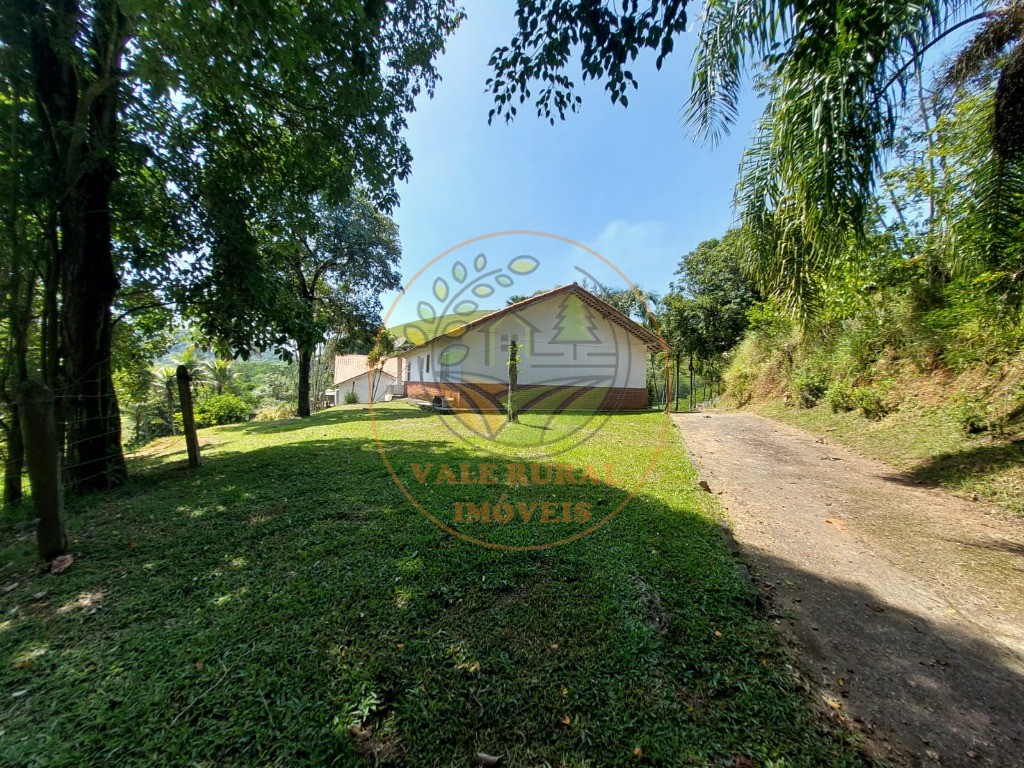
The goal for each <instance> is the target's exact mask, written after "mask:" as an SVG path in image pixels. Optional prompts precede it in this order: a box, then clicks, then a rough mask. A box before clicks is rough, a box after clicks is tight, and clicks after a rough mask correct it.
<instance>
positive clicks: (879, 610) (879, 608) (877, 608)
mask: <svg viewBox="0 0 1024 768" xmlns="http://www.w3.org/2000/svg"><path fill="white" fill-rule="evenodd" d="M864 605H866V606H867V607H868V608H870V609H871V610H872V611H874V612H875V613H884V612H885V608H883V607H882V606H880V605H872V604H871V603H864Z"/></svg>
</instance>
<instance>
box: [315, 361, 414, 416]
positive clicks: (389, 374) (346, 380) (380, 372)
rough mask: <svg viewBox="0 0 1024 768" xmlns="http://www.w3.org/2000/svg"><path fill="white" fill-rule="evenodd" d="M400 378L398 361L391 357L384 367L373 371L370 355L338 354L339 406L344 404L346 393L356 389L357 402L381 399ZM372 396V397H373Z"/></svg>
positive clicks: (335, 387) (336, 386)
mask: <svg viewBox="0 0 1024 768" xmlns="http://www.w3.org/2000/svg"><path fill="white" fill-rule="evenodd" d="M397 379H398V360H397V359H396V358H393V357H392V358H390V359H388V360H386V361H385V362H384V365H383V367H382V368H377V369H375V370H373V371H371V370H370V367H369V364H368V363H367V361H366V355H335V356H334V384H333V385H332V387H331V389H330V390H328V392H331V391H333V398H334V404H335V405H342V404H344V402H345V396H346V394H347V393H349V392H354V393H355V395H356V402H360V403H370V402H379V401H381V400H384V399H385V397H389V396H390V395H391V393H392V392H393V391H394V385H395V382H396V381H397ZM371 395H372V397H371Z"/></svg>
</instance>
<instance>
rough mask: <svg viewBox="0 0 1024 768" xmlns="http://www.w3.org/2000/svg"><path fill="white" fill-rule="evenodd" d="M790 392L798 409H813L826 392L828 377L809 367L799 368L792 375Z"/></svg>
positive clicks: (820, 371) (822, 372)
mask: <svg viewBox="0 0 1024 768" xmlns="http://www.w3.org/2000/svg"><path fill="white" fill-rule="evenodd" d="M791 390H792V391H793V392H794V393H796V398H797V403H798V404H799V405H800V407H802V408H813V407H814V405H815V404H816V403H817V402H818V400H820V399H821V398H822V396H823V395H824V394H825V392H826V391H828V375H827V374H826V373H825V372H824V371H822V370H818V369H816V368H813V367H811V366H806V367H803V368H800V369H798V370H797V371H796V372H795V373H794V374H793V378H792V381H791Z"/></svg>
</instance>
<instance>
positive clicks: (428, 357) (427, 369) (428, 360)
mask: <svg viewBox="0 0 1024 768" xmlns="http://www.w3.org/2000/svg"><path fill="white" fill-rule="evenodd" d="M426 371H427V373H430V355H429V354H428V355H427V368H426Z"/></svg>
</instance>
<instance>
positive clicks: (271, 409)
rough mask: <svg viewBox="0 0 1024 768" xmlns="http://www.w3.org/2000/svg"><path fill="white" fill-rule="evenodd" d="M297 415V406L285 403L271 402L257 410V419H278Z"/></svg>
mask: <svg viewBox="0 0 1024 768" xmlns="http://www.w3.org/2000/svg"><path fill="white" fill-rule="evenodd" d="M294 415H295V408H294V407H292V406H290V405H285V404H284V403H271V404H270V405H265V406H263V407H262V408H260V409H259V410H258V411H256V417H255V420H256V421H277V420H278V419H290V418H291V417H292V416H294Z"/></svg>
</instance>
